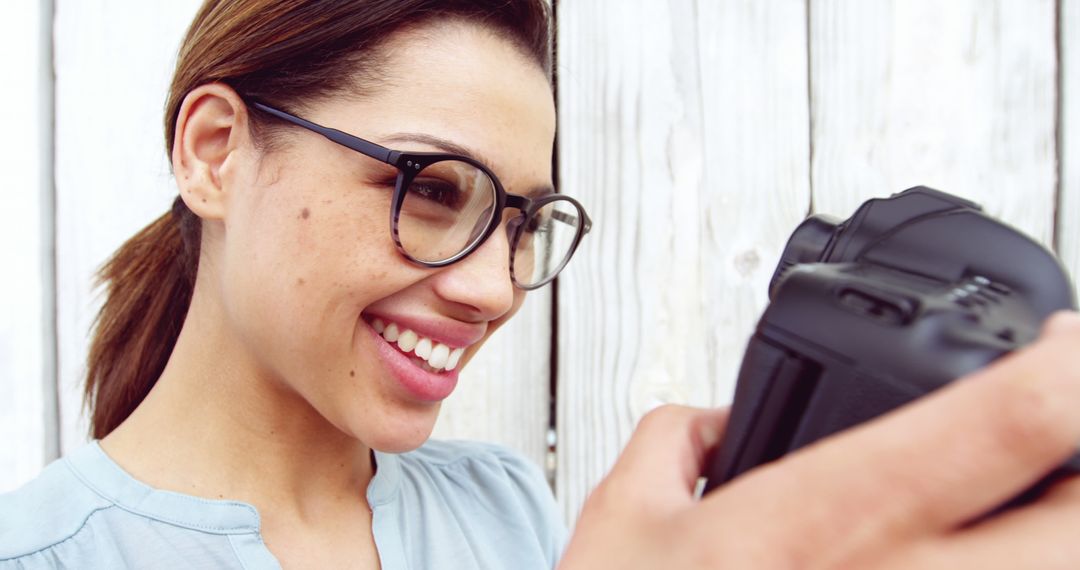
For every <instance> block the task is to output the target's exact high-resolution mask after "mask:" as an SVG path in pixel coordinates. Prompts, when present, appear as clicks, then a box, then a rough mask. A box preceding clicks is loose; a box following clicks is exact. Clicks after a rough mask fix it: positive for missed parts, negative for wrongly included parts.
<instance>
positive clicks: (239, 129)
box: [172, 83, 251, 220]
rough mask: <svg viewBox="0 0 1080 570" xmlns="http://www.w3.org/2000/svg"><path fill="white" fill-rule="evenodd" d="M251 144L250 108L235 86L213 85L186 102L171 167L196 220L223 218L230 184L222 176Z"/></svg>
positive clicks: (179, 117)
mask: <svg viewBox="0 0 1080 570" xmlns="http://www.w3.org/2000/svg"><path fill="white" fill-rule="evenodd" d="M250 142H251V141H250V136H249V134H248V114H247V106H246V105H245V104H244V101H243V100H242V99H241V98H240V96H239V95H237V94H236V91H233V89H232V88H231V87H229V86H228V85H225V84H222V83H209V84H206V85H200V86H199V87H196V88H195V89H193V90H192V91H191V92H190V93H188V94H187V96H186V97H184V102H183V103H182V104H181V105H180V112H179V114H178V115H177V118H176V135H175V138H174V139H173V151H172V165H173V174H174V175H175V176H176V183H177V186H179V188H180V196H181V197H182V198H183V200H184V203H186V204H187V206H188V208H190V209H191V211H192V212H194V213H195V214H196V215H197V216H199V217H200V218H202V219H204V220H221V219H224V217H225V211H226V205H227V198H228V193H227V192H226V189H227V186H228V184H227V183H225V181H223V179H224V178H225V176H223V174H224V172H223V171H225V170H226V169H227V168H228V164H229V162H230V160H233V161H235V160H236V156H237V155H238V154H241V153H239V152H238V151H239V150H242V149H244V148H245V147H246V146H247V145H249V144H250Z"/></svg>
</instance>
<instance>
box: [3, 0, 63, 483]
mask: <svg viewBox="0 0 1080 570" xmlns="http://www.w3.org/2000/svg"><path fill="white" fill-rule="evenodd" d="M6 12H7V13H6V14H5V16H4V18H2V19H0V53H4V54H18V56H12V57H7V58H5V62H4V63H5V69H4V78H5V79H4V81H5V88H4V89H3V90H0V124H2V125H4V130H5V132H6V133H7V135H6V136H4V137H0V188H3V189H4V209H5V211H6V212H7V213H8V214H9V215H8V216H6V217H5V220H4V223H3V224H0V259H3V266H4V279H3V285H0V441H3V442H4V452H3V453H2V454H0V493H3V492H6V491H10V490H12V489H14V488H16V487H18V486H20V485H21V484H23V483H25V482H26V481H28V480H30V479H31V478H33V477H34V475H36V474H37V472H38V471H40V470H41V467H42V466H43V465H44V464H45V463H46V462H47V461H49V460H50V459H52V458H53V457H54V456H55V449H56V445H55V440H56V421H55V406H56V405H55V402H56V394H55V389H54V388H53V382H52V375H53V373H54V372H53V365H52V358H53V354H52V348H51V347H52V342H51V339H50V338H48V336H47V335H48V334H49V333H50V332H51V330H52V325H51V321H52V314H51V303H52V295H53V293H52V280H51V271H52V263H53V261H52V252H51V247H50V246H51V232H52V209H51V204H52V176H51V166H52V164H51V160H52V158H51V157H52V136H51V133H52V65H51V63H52V62H51V52H50V49H49V45H50V44H51V42H52V34H51V33H50V25H49V24H50V18H49V15H50V10H49V7H47V6H45V3H39V2H16V3H13V4H12V5H10V6H8V7H7V10H6Z"/></svg>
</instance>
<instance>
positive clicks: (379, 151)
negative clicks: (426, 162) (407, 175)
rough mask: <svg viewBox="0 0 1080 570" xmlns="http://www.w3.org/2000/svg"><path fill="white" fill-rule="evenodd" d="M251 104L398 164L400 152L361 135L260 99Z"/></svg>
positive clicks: (386, 161) (358, 149) (338, 141)
mask: <svg viewBox="0 0 1080 570" xmlns="http://www.w3.org/2000/svg"><path fill="white" fill-rule="evenodd" d="M251 105H252V106H253V107H255V108H256V109H258V110H260V111H263V112H264V113H269V114H271V115H273V116H275V117H277V118H279V119H281V120H283V121H286V122H289V123H292V124H294V125H296V126H299V127H304V128H305V129H307V130H309V131H313V132H316V133H318V134H320V135H322V136H324V137H326V138H328V139H330V140H332V141H334V142H336V143H338V144H340V145H342V146H345V147H348V148H351V149H353V150H355V151H356V152H359V153H361V154H364V155H367V156H370V157H371V158H374V159H375V160H381V161H383V162H385V163H387V164H392V165H395V166H396V165H397V155H398V154H399V153H397V152H395V151H393V150H390V149H388V148H386V147H384V146H382V145H378V144H375V143H373V142H371V141H366V140H364V139H362V138H360V137H357V136H353V135H350V134H349V133H343V132H341V131H339V130H337V129H331V128H329V127H324V126H322V125H319V124H316V123H312V122H311V121H308V120H306V119H301V118H300V117H297V116H296V115H291V114H289V113H286V112H285V111H281V110H278V109H275V108H273V107H270V106H268V105H263V104H262V103H259V102H258V101H253V102H252V103H251Z"/></svg>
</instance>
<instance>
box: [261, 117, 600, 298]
mask: <svg viewBox="0 0 1080 570" xmlns="http://www.w3.org/2000/svg"><path fill="white" fill-rule="evenodd" d="M251 105H252V106H253V107H254V108H255V109H258V110H259V111H262V112H265V113H268V114H270V115H271V116H273V117H276V118H278V119H281V120H283V121H286V122H288V123H291V124H293V125H296V126H299V127H303V128H305V129H308V130H310V131H313V132H315V133H318V134H320V135H322V136H324V137H326V138H328V139H330V140H331V141H333V142H336V143H338V144H340V145H342V146H345V147H347V148H350V149H352V150H354V151H356V152H359V153H360V154H363V155H365V156H369V157H371V158H374V159H376V160H379V161H382V162H385V163H386V164H389V165H391V166H394V167H396V168H397V169H398V175H397V181H396V183H395V185H394V194H393V197H392V198H391V207H390V235H391V237H392V238H393V240H394V244H395V245H396V246H397V249H398V251H399V252H401V254H402V255H403V256H405V257H406V258H407V259H409V260H410V261H412V262H413V263H416V264H417V265H421V266H423V267H445V266H447V265H450V264H451V263H455V262H457V261H461V260H462V259H464V258H465V257H466V256H467V255H469V254H470V253H472V252H474V251H476V249H477V248H479V247H480V246H481V245H482V244H483V243H484V241H485V240H487V238H489V237H490V236H491V234H492V233H494V232H495V230H496V229H497V228H498V227H499V224H500V222H501V220H502V212H503V210H504V209H505V208H514V209H516V210H518V211H519V212H520V214H519V215H518V216H515V217H514V218H511V219H510V220H509V222H508V226H507V228H508V235H509V239H510V279H511V280H512V281H513V283H514V285H516V286H517V287H520V288H521V289H536V288H538V287H541V286H543V285H545V284H547V283H549V282H550V281H551V280H552V279H554V278H555V276H556V275H558V274H559V272H560V271H562V269H563V267H566V263H567V262H568V261H570V257H571V256H573V255H574V251H575V250H576V249H577V247H578V244H580V243H581V238H583V237H585V234H586V233H588V232H589V229H590V228H591V227H592V221H591V220H590V219H589V216H588V215H587V214H586V213H585V209H584V208H583V207H582V206H581V204H580V203H578V202H577V200H574V199H573V198H570V197H569V196H563V195H559V194H548V195H545V196H540V197H537V198H529V197H527V196H521V195H518V194H510V193H509V192H506V190H504V189H503V186H502V184H501V183H500V182H499V179H498V178H496V177H495V175H494V174H493V173H492V172H491V171H490V170H489V169H488V168H487V167H486V166H484V165H483V164H482V163H480V162H479V161H477V160H476V159H473V158H471V157H468V156H461V155H455V154H445V153H437V152H402V151H397V150H391V149H388V148H386V147H384V146H381V145H378V144H375V143H373V142H371V141H366V140H364V139H362V138H359V137H356V136H353V135H350V134H348V133H344V132H342V131H339V130H337V129H331V128H328V127H324V126H321V125H317V124H315V123H312V122H311V121H308V120H305V119H301V118H300V117H297V116H295V115H291V114H289V113H286V112H284V111H281V110H278V109H275V108H273V107H270V106H268V105H264V104H262V103H259V102H252V103H251Z"/></svg>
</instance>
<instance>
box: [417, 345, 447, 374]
mask: <svg viewBox="0 0 1080 570" xmlns="http://www.w3.org/2000/svg"><path fill="white" fill-rule="evenodd" d="M424 340H427V339H424ZM416 354H417V355H419V354H420V347H417V350H416ZM449 358H450V347H449V346H446V345H445V344H443V343H441V342H440V343H439V344H437V345H435V348H433V349H432V350H431V354H430V355H429V356H428V357H426V360H427V363H428V366H431V367H432V368H435V369H438V368H443V367H444V366H446V361H447V360H448V359H449Z"/></svg>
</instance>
